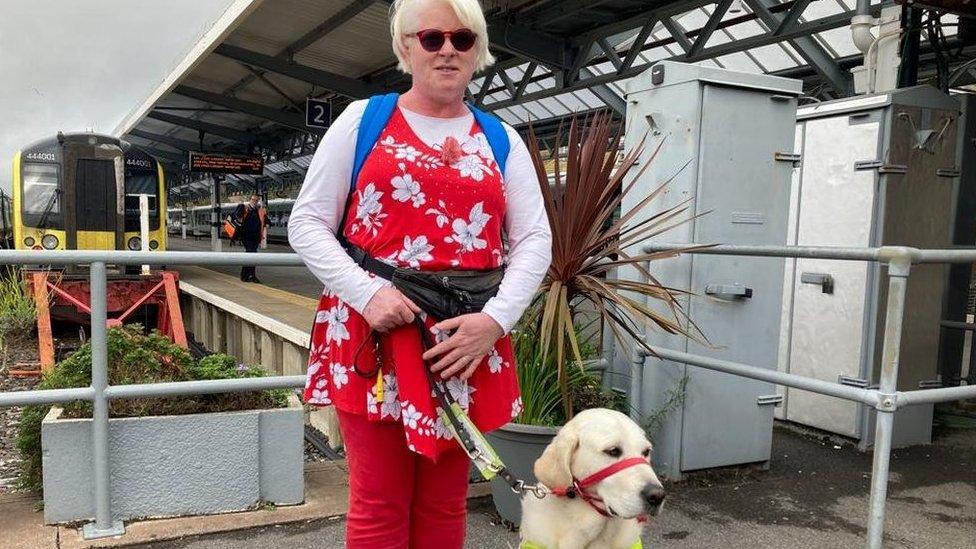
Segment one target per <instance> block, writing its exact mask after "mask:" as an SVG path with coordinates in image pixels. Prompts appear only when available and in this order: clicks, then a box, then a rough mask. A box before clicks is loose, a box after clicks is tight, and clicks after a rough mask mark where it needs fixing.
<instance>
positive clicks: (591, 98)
mask: <svg viewBox="0 0 976 549" xmlns="http://www.w3.org/2000/svg"><path fill="white" fill-rule="evenodd" d="M573 93H574V95H575V96H576V98H577V99H579V100H580V101H582V102H583V103H585V104H586V105H587V106H588V107H589V108H591V109H602V108H603V107H606V106H607V104H606V103H604V102H603V100H602V99H600V98H599V97H597V96H596V94H594V93H593V92H592V91H590V90H589V89H587V88H584V89H582V90H578V91H576V92H573ZM621 99H623V98H622V97H621Z"/></svg>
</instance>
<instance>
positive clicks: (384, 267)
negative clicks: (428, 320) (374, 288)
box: [347, 246, 505, 320]
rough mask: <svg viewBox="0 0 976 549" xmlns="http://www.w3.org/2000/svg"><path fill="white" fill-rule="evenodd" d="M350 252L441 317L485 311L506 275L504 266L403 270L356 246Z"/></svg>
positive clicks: (359, 261) (364, 265)
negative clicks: (471, 268)
mask: <svg viewBox="0 0 976 549" xmlns="http://www.w3.org/2000/svg"><path fill="white" fill-rule="evenodd" d="M347 251H348V253H349V256H350V257H352V258H353V260H354V261H355V262H356V263H358V264H359V265H360V266H361V267H362V268H364V269H366V270H367V271H369V272H371V273H373V274H375V275H377V276H379V277H382V278H385V279H386V280H389V281H390V282H392V283H393V286H394V287H395V288H396V289H398V290H400V291H401V292H402V293H403V295H405V296H407V297H408V298H410V299H411V300H412V301H413V302H414V303H416V304H417V306H418V307H420V309H421V310H423V311H424V312H425V313H427V314H429V315H430V316H432V317H434V318H436V319H437V320H445V319H448V318H454V317H456V316H460V315H464V314H470V313H478V312H481V310H482V309H483V308H484V307H485V304H486V303H488V300H489V299H491V298H493V297H495V294H497V293H498V287H499V285H501V283H502V278H503V277H504V276H505V269H504V268H502V267H499V268H496V269H491V270H487V271H470V270H447V271H419V270H416V269H402V268H398V267H394V266H392V265H388V264H386V263H383V262H382V261H379V260H377V259H374V258H372V257H370V256H369V255H368V254H367V253H366V252H365V251H363V250H362V249H360V248H357V247H355V246H350V247H349V248H348V250H347Z"/></svg>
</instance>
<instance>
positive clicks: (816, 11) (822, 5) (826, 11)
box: [801, 0, 846, 21]
mask: <svg viewBox="0 0 976 549" xmlns="http://www.w3.org/2000/svg"><path fill="white" fill-rule="evenodd" d="M842 11H846V10H844V8H842V7H841V6H840V5H839V4H838V3H837V2H835V1H834V0H822V1H820V2H810V5H808V6H807V9H805V10H803V17H802V18H801V20H802V21H813V20H816V19H822V18H824V17H827V16H829V15H835V14H838V13H840V12H842Z"/></svg>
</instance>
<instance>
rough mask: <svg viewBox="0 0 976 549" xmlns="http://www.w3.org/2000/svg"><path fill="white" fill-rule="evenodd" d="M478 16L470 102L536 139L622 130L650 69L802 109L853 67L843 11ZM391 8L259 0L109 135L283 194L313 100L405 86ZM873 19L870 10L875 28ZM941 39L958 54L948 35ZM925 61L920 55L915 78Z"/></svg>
mask: <svg viewBox="0 0 976 549" xmlns="http://www.w3.org/2000/svg"><path fill="white" fill-rule="evenodd" d="M483 4H484V6H485V9H486V13H487V17H488V21H489V35H490V41H491V49H492V51H493V52H494V53H495V55H496V57H497V58H498V62H497V63H496V64H495V65H494V66H493V67H490V68H489V69H488V70H486V71H485V72H484V73H483V74H479V75H476V77H475V79H474V80H473V81H472V83H471V86H470V87H469V90H468V92H469V95H470V99H471V100H472V101H474V102H475V103H477V104H478V105H480V106H481V107H483V108H485V109H487V110H490V111H493V112H495V113H496V114H498V115H499V116H500V117H501V118H502V119H504V120H506V121H507V122H509V123H510V124H512V125H513V126H515V127H516V128H519V129H525V128H527V126H528V125H529V124H530V123H531V124H532V125H533V127H534V128H535V129H536V133H537V134H539V135H540V137H541V138H542V139H544V140H546V139H550V138H551V137H552V135H553V134H554V132H555V130H556V128H558V122H559V120H560V119H562V118H563V117H565V116H566V115H568V114H579V113H586V112H590V111H593V110H597V109H609V110H610V111H612V112H613V113H614V114H615V115H616V116H617V118H618V120H620V119H622V116H623V113H624V111H625V105H626V103H625V98H624V93H625V89H626V86H627V81H628V80H629V79H630V78H633V77H634V76H636V75H637V74H640V73H641V72H643V71H644V70H646V69H648V68H649V67H650V66H651V65H652V64H653V63H654V62H656V61H658V60H661V59H675V60H680V61H686V62H690V63H700V64H704V65H709V66H713V67H722V68H729V69H733V70H740V71H750V72H757V73H769V74H775V75H781V76H787V77H791V78H799V79H802V80H803V81H804V91H805V94H806V96H807V98H808V99H807V100H809V101H818V100H825V99H831V98H835V97H843V96H847V95H850V94H851V93H852V80H851V75H850V72H849V69H850V68H851V67H853V66H855V65H858V64H860V63H861V54H860V52H859V51H858V50H857V48H856V47H855V46H854V43H853V41H852V39H851V33H850V29H849V25H850V20H851V17H852V16H853V15H854V14H855V5H854V0H791V1H785V2H781V1H779V0H719V1H718V2H714V1H705V0H681V1H668V0H660V1H653V0H652V1H637V0H508V1H505V0H485V1H484V2H483ZM389 9H390V2H389V1H388V0H273V1H265V2H263V3H261V4H260V5H258V7H257V8H255V9H253V10H252V11H251V12H250V14H249V15H248V16H247V17H245V18H244V19H243V20H242V21H241V22H240V23H239V25H238V26H237V27H236V28H235V29H233V30H232V32H229V33H228V34H227V35H226V37H225V38H224V39H223V40H222V41H221V42H220V43H218V44H215V47H214V48H213V49H212V51H210V53H208V54H206V55H205V56H204V57H203V58H202V59H201V60H200V62H199V63H197V64H196V65H195V67H194V68H192V70H190V71H188V73H187V74H185V75H184V76H183V77H182V78H181V79H180V80H179V81H178V82H177V83H176V84H175V85H174V86H173V87H172V88H171V89H170V90H168V92H167V93H165V94H163V95H162V96H161V98H160V100H159V101H157V102H156V103H155V104H154V105H152V106H151V108H150V109H149V110H148V111H147V112H146V113H144V114H145V116H144V117H141V118H140V117H136V118H133V121H134V123H133V124H130V125H128V126H127V127H123V128H120V133H123V134H125V135H126V136H127V138H128V139H130V140H131V141H132V142H134V143H136V144H139V145H141V146H144V147H147V148H148V149H149V150H150V152H153V153H155V154H156V155H157V156H158V157H159V158H161V159H162V160H164V161H165V162H167V163H168V165H170V166H171V169H173V170H181V169H182V167H183V164H184V163H185V159H186V151H191V150H201V148H202V149H203V150H208V151H220V150H224V151H249V152H258V151H260V152H262V153H263V154H265V157H266V159H267V163H266V169H265V173H264V175H261V176H231V177H230V178H229V179H228V183H229V184H231V185H234V186H239V187H241V189H242V190H246V189H249V188H256V187H261V188H271V189H278V190H279V191H278V194H279V195H282V196H283V195H284V194H285V193H287V188H288V187H292V186H295V185H296V184H298V183H299V182H300V181H301V178H302V177H303V175H304V170H305V169H306V167H307V166H308V160H309V157H310V155H311V153H312V151H313V150H314V147H315V145H316V143H317V141H318V138H319V137H320V136H321V134H322V132H323V130H322V129H319V128H309V127H307V126H306V125H305V120H306V116H305V114H306V113H305V109H306V100H307V99H308V98H312V99H318V100H321V101H325V102H328V103H329V104H330V105H331V109H332V114H333V116H336V115H338V114H339V113H340V112H341V111H342V109H343V108H345V106H346V105H348V104H349V103H350V102H351V101H354V100H356V99H361V98H364V97H368V96H369V95H371V94H374V93H379V92H383V91H391V90H392V91H403V90H405V89H407V88H408V87H409V77H407V76H405V75H403V74H401V73H400V72H399V71H397V70H396V60H395V57H394V55H393V52H392V49H391V45H390V34H389V23H388V12H389ZM880 9H881V4H880V3H879V2H878V1H877V0H876V1H875V2H874V3H872V5H871V13H872V14H873V15H875V16H877V15H879V14H880ZM950 17H954V16H950ZM944 21H945V20H944ZM945 28H946V37H947V38H946V45H947V46H955V42H953V41H954V40H956V39H955V26H946V27H945ZM936 54H937V52H933V51H932V48H930V47H928V46H926V45H925V44H924V43H923V46H922V48H921V55H920V58H919V61H920V76H921V77H923V78H924V77H925V76H926V75H928V74H931V72H932V71H933V67H934V66H935V63H936V57H937V55H936ZM188 179H189V178H188V177H187V176H186V175H184V176H183V180H184V181H187V180H188ZM205 190H206V185H202V184H197V185H189V184H187V185H186V186H185V187H183V188H179V189H178V192H179V193H182V194H180V196H182V197H184V198H186V197H192V196H194V195H196V194H198V192H204V191H205Z"/></svg>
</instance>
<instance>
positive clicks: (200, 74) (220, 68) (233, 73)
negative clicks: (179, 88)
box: [182, 54, 250, 93]
mask: <svg viewBox="0 0 976 549" xmlns="http://www.w3.org/2000/svg"><path fill="white" fill-rule="evenodd" d="M248 74H250V73H249V72H248V70H247V69H245V68H244V67H243V66H242V65H241V64H240V63H238V62H237V61H232V60H230V59H228V58H226V57H223V56H220V55H216V54H210V55H208V56H207V57H206V58H204V59H203V61H201V62H200V64H199V65H197V67H196V68H195V69H194V70H193V72H191V73H190V74H189V75H188V76H187V77H186V79H185V80H183V82H182V83H183V84H186V85H187V86H191V87H194V88H200V89H202V90H207V91H212V92H214V93H223V92H224V90H226V89H227V88H229V87H230V86H232V85H234V84H236V83H237V81H238V80H240V79H241V78H243V77H245V76H247V75H248Z"/></svg>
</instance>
